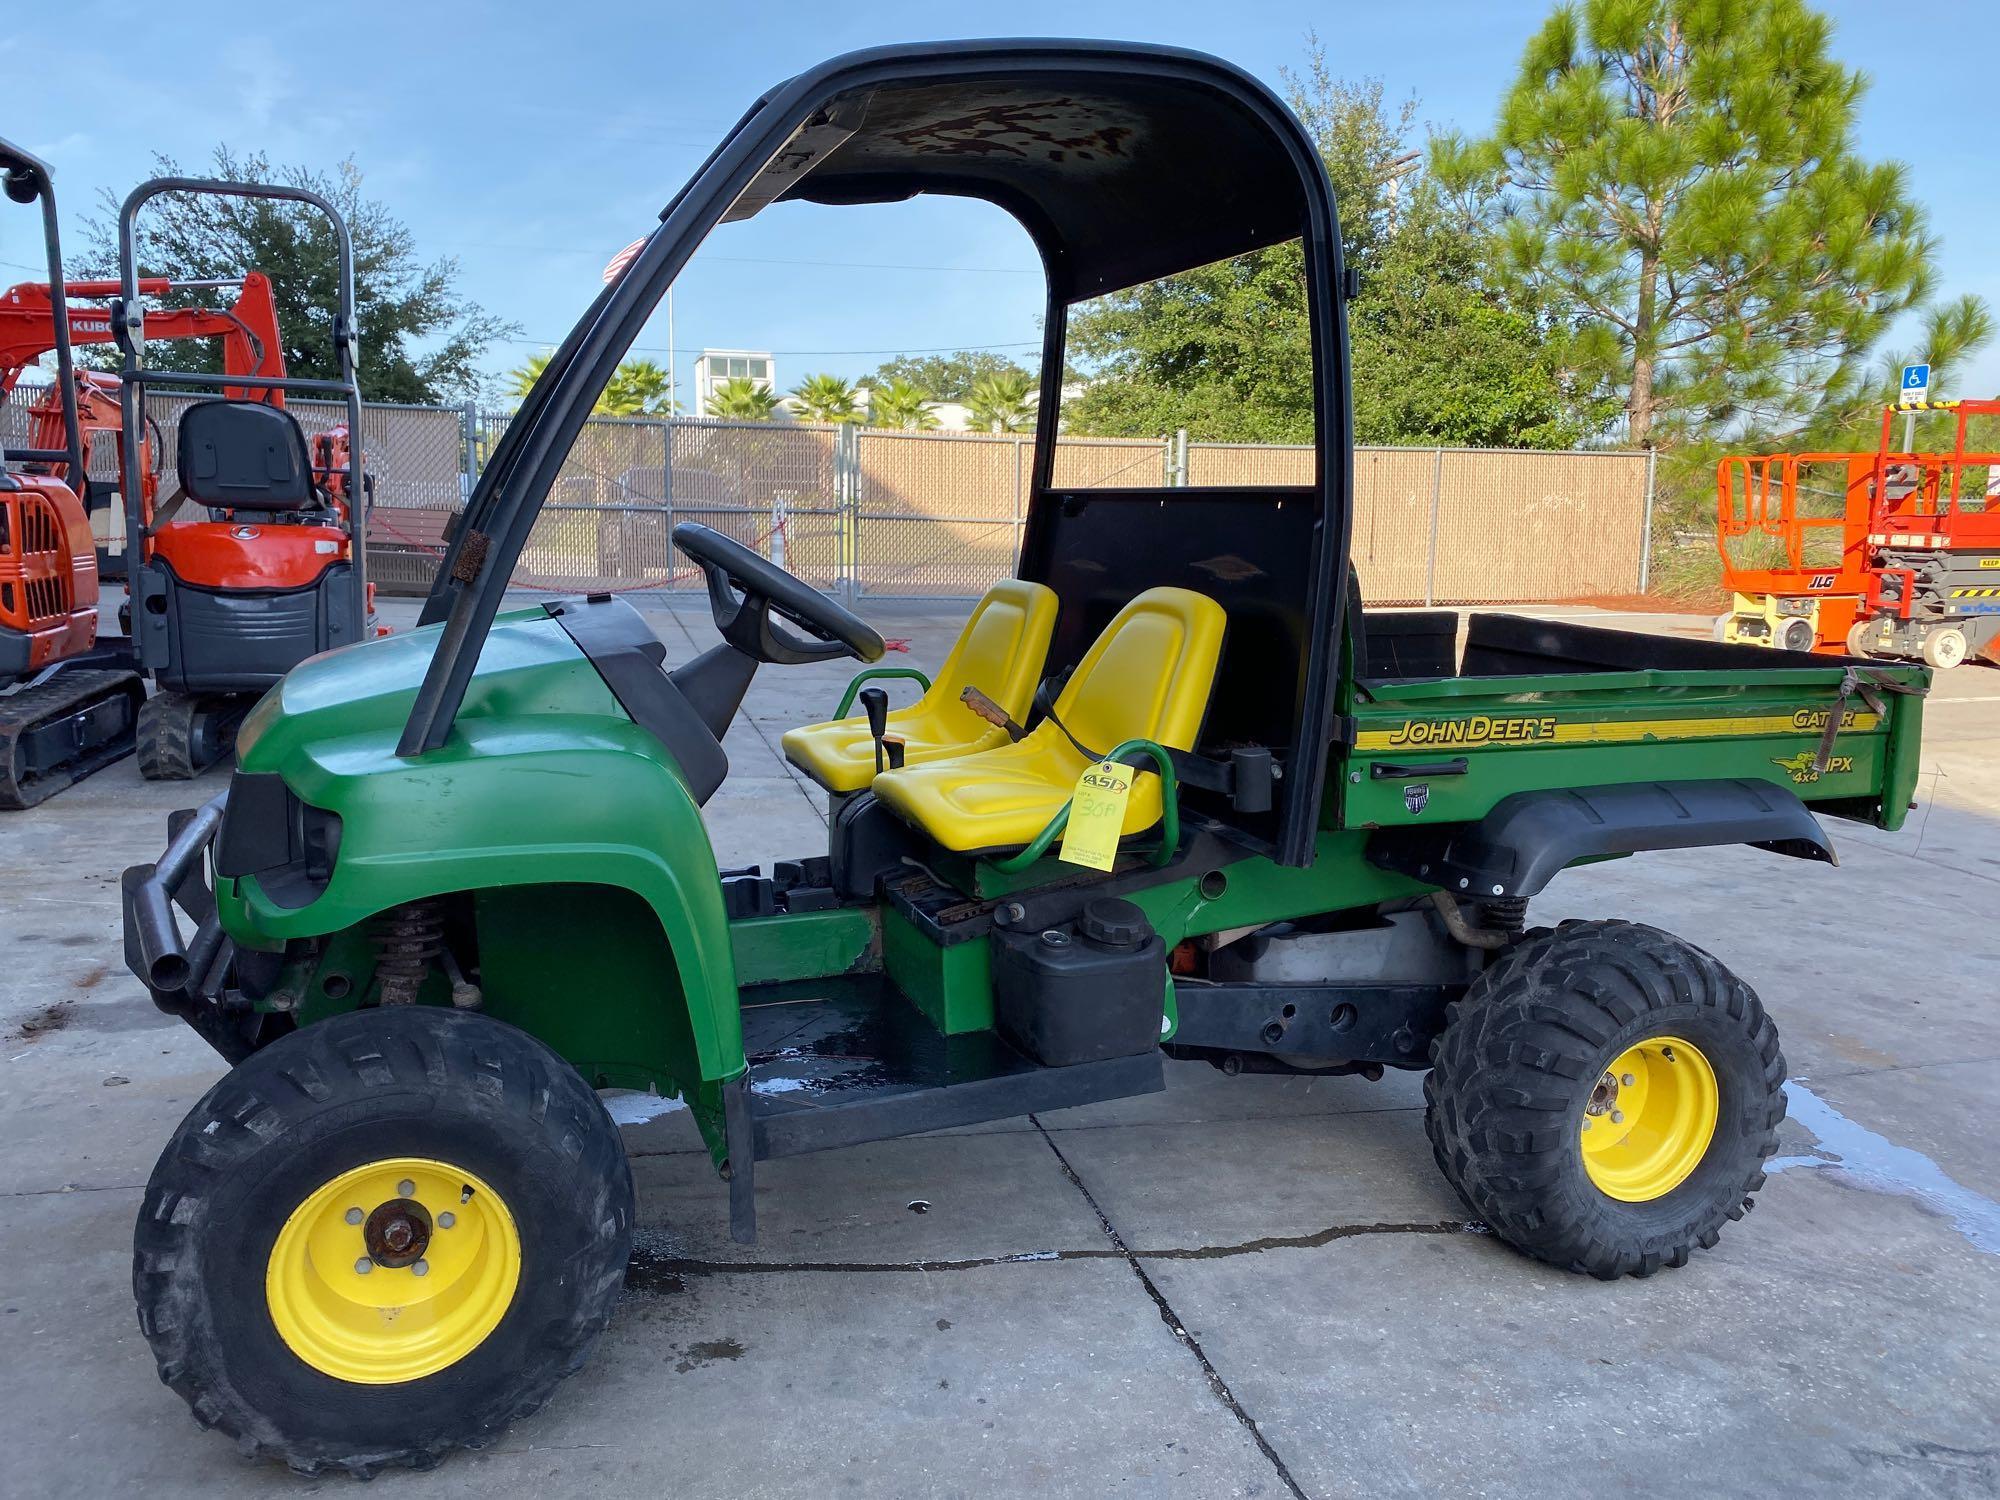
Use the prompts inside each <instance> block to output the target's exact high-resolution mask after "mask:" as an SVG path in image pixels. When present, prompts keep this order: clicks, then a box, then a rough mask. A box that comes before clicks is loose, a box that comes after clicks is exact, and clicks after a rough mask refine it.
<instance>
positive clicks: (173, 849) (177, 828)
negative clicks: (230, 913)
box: [118, 792, 280, 1063]
mask: <svg viewBox="0 0 2000 1500" xmlns="http://www.w3.org/2000/svg"><path fill="white" fill-rule="evenodd" d="M228 800H229V794H228V793H227V792H224V793H222V794H220V795H218V796H217V797H215V798H214V799H213V800H212V801H209V802H207V803H204V804H203V805H202V806H201V807H198V808H182V809H181V810H180V811H179V812H174V813H169V814H168V815H167V847H166V851H165V852H164V853H162V854H161V855H160V857H159V860H158V861H157V862H156V863H154V864H150V865H133V866H131V867H130V868H129V869H127V870H126V871H125V873H124V874H123V875H122V876H120V877H119V882H118V884H119V894H120V896H121V898H122V902H123V905H124V911H125V966H126V967H127V968H128V969H130V970H131V971H132V972H133V974H135V975H137V976H138V979H139V982H140V983H141V984H143V985H145V986H146V993H147V994H149V995H151V996H152V997H153V1004H155V1005H157V1006H158V1007H159V1008H160V1009H161V1010H163V1011H165V1012H166V1013H167V1014H168V1015H170V1016H179V1017H180V1018H181V1019H182V1020H183V1021H185V1022H187V1023H188V1025H189V1026H191V1027H193V1028H194V1030H195V1031H196V1032H197V1033H198V1034H199V1035H200V1036H201V1038H202V1040H204V1041H205V1042H207V1043H208V1044H209V1045H210V1046H211V1047H213V1048H215V1050H216V1051H217V1052H219V1053H221V1054H222V1055H223V1057H224V1058H226V1059H227V1060H228V1061H230V1062H232V1063H238V1062H241V1061H242V1060H243V1059H244V1058H246V1057H248V1056H249V1055H250V1054H251V1053H252V1052H255V1051H256V1050H257V1049H258V1047H260V1046H262V1045H263V1043H264V1042H266V1041H269V1040H270V1039H271V1038H270V1037H269V1036H268V1035H267V1034H266V1033H267V1032H268V1031H269V1030H270V1029H271V1023H272V1022H274V1021H277V1020H279V1019H280V1018H278V1017H273V1016H267V1015H264V1014H262V1013H261V1012H259V1011H257V1010H256V1009H254V1008H253V1007H252V1006H251V1004H250V1002H249V1001H248V1000H247V999H246V998H244V996H243V995H242V994H241V993H240V992H239V991H238V990H237V989H236V988H235V987H234V985H233V984H232V983H231V975H232V971H233V968H234V964H235V959H236V944H235V943H234V942H233V941H231V939H230V937H229V935H228V934H227V933H225V932H224V931H223V930H222V920H221V917H220V915H219V914H218V913H217V911H216V909H215V885H214V879H213V877H212V876H211V875H210V873H209V860H208V852H209V848H210V846H211V845H213V844H214V842H215V835H216V831H217V830H218V829H219V828H221V826H222V810H223V807H224V805H225V804H226V803H227V802H228ZM176 908H179V910H180V911H181V912H183V913H185V914H186V916H187V918H188V920H189V921H191V922H193V923H194V936H193V937H192V938H191V939H189V940H187V941H186V942H183V941H182V939H181V926H180V921H179V919H178V918H177V917H176V916H175V909H176Z"/></svg>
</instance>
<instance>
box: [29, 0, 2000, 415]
mask: <svg viewBox="0 0 2000 1500" xmlns="http://www.w3.org/2000/svg"><path fill="white" fill-rule="evenodd" d="M1823 8H1825V9H1827V10H1828V11H1829V12H1830V13H1831V14H1832V15H1833V17H1834V18H1835V21H1836V25H1837V31H1836V37H1835V48H1836V51H1837V53H1838V55H1839V56H1840V57H1841V58H1842V59H1843V60H1844V61H1846V62H1847V63H1849V64H1850V65H1853V66H1857V67H1860V68H1862V69H1864V70H1865V71H1866V72H1867V73H1868V75H1869V76H1870V78H1871V80H1872V87H1871V89H1870V91H1869V94H1868V97H1867V100H1866V102H1865V104H1864V106H1863V110H1862V116H1861V120H1860V127H1859V136H1860V144H1861V146H1862V148H1863V150H1864V151H1866V152H1867V153H1868V154H1870V155H1871V156H1878V157H1879V156H1894V157H1897V158H1899V159H1901V160H1903V161H1905V162H1907V163H1908V165H1909V168H1910V173H1911V178H1912V181H1913V183H1914V185H1915V189H1916V192H1917V194H1918V196H1919V197H1920V198H1921V199H1922V200H1923V201H1924V202H1925V203H1926V204H1927V205H1928V206H1929V209H1930V212H1931V215H1932V221H1933V225H1934V227H1935V229H1936V230H1937V231H1938V232H1939V233H1940V234H1941V235H1942V236H1943V238H1944V252H1943V255H1942V257H1941V260H1940V263H1939V269H1940V272H1941V284H1942V285H1941V290H1942V291H1944V292H1945V293H1958V292H1968V291H1970V292H1977V293H1979V294H1981V295H1982V296H1984V297H1985V298H1986V299H1987V300H1988V301H1989V302H1990V303H1992V304H1993V305H1994V306H1995V307H1996V308H2000V256H1996V254H1995V247H1996V244H2000V168H1996V163H1995V159H1994V156H1993V152H1992V147H1991V123H1990V120H1989V119H1988V118H1986V117H1985V115H1986V114H1987V112H1989V111H1990V107H1991V96H1992V87H1993V80H1992V68H1993V62H1994V59H1995V58H1996V57H2000V5H1995V4H1992V3H1991V0H1945V3H1934V4H1930V5H1926V6H1922V7H1917V6H1895V5H1886V4H1883V3H1881V0H1867V3H1862V0H1837V3H1831V4H1825V5H1824V7H1823ZM1546 11H1547V5H1546V4H1545V3H1544V0H1403V3H1401V4H1398V5H1393V6H1383V5H1379V4H1375V3H1361V0H1344V3H1321V4H1297V3H1288V0H1228V3H1222V4H1218V3H1215V0H1201V3H1193V0H1144V3H1137V4H1135V3H1131V0H1126V3H1121V4H1115V5H1114V4H1098V3H1091V0H1070V3H1066V4H1046V3H1041V0H1015V3H1013V4H1011V5H1009V6H1007V7H1004V8H1002V9H1000V10H995V11H990V12H984V13H982V12H980V11H979V10H978V8H974V7H962V8H961V7H950V6H929V7H909V6H903V7H883V6H866V7H842V6H829V5H825V4H801V3H793V0H764V3H761V4H755V5H728V4H712V3H703V4H691V3H687V0H668V3H664V4H660V3H656V4H653V5H629V6H623V7H583V6H580V7H578V8H576V9H575V10H570V9H568V8H566V7H562V6H550V5H548V4H546V3H537V4H525V3H518V0H508V3H489V4H475V3H464V0H458V3H451V4H440V3H428V4H427V3H424V0H403V3H402V4H395V5H390V4H379V3H375V0H362V3H356V4H353V5H350V6H349V7H347V8H346V9H345V10H343V9H342V8H341V7H339V6H336V5H330V4H320V5H313V6H283V7H261V8H260V7H250V8H248V9H246V8H244V7H242V6H240V5H232V6H228V7H221V6H208V5H202V4H195V3H190V0H183V3H181V4H179V5H176V6H170V7H161V6H159V5H157V4H148V5H144V6H139V5H128V4H104V3H94V0H71V3H69V4H65V5H35V6H32V7H29V6H26V5H23V6H20V7H17V8H16V14H15V15H14V16H13V17H12V18H11V19H10V23H9V29H8V31H7V33H6V34H5V35H4V36H0V70H4V72H5V75H6V76H7V79H8V85H7V91H6V107H5V110H4V112H0V131H4V133H6V134H8V135H9V136H12V137H13V138H15V139H17V140H19V141H20V142H21V143H22V144H24V145H26V146H28V147H29V148H30V149H32V150H35V151H37V152H39V153H41V154H43V155H45V156H46V157H47V159H48V160H49V161H50V162H51V163H52V165H54V166H55V168H56V169H57V173H58V178H57V183H58V192H59V196H60V198H61V201H62V202H63V207H64V218H65V220H66V222H67V225H68V226H70V228H69V232H70V236H71V243H72V244H73V245H75V244H80V243H81V236H80V234H77V233H76V231H75V227H74V226H75V225H76V224H77V222H78V221H79V220H80V219H81V218H82V217H83V215H84V213H85V212H86V211H87V210H91V209H94V208H95V206H96V199H97V197H98V193H99V190H100V189H102V188H109V189H111V190H113V191H114V192H116V193H118V194H121V195H122V194H123V193H124V192H125V191H127V190H128V189H129V188H130V187H131V186H132V185H133V184H134V183H136V182H137V181H138V180H139V179H140V178H142V177H143V176H145V175H146V174H147V172H148V169H149V160H150V158H149V152H150V151H152V150H155V149H157V150H162V151H166V152H168V153H170V154H172V155H174V156H176V157H178V158H179V159H180V161H181V162H182V164H183V165H184V166H189V167H192V166H196V165H198V164H200V163H201V162H202V160H203V159H204V158H205V157H206V155H207V153H208V151H209V150H210V148H211V147H213V146H214V144H215V143H216V142H217V141H223V140H226V141H228V142H229V143H230V144H231V145H232V146H234V147H236V148H238V149H239V150H249V149H261V150H263V151H265V152H266V153H267V154H268V155H269V156H270V157H271V158H272V159H273V160H274V161H281V162H308V163H313V164H316V165H328V166H330V165H331V164H333V163H334V162H336V161H337V160H339V159H340V158H341V157H342V156H345V155H349V154H351V155H352V156H353V157H354V158H355V160H356V161H357V163H358V164H359V165H360V167H361V168H362V170H363V172H364V173H365V174H366V178H367V188H368V191H369V192H370V193H371V194H372V195H373V196H376V197H378V198H380V199H382V200H383V201H385V202H386V203H387V204H388V205H389V206H390V208H391V209H392V211H394V212H395V213H396V214H397V215H398V216H399V217H401V218H402V219H403V220H404V221H405V222H407V223H408V225H409V226H410V228H411V230H412V231H413V233H414V235H415V237H416V241H417V244H418V246H419V248H420V250H421V251H422V252H424V253H425V254H426V255H450V256H453V257H455V258H456V259H457V260H458V261H459V263H460V266H461V269H462V284H463V287H464V290H465V291H466V292H467V293H468V294H469V295H471V296H472V297H473V298H474V299H476V300H477V301H479V302H480V303H482V304H484V305H485V306H486V307H487V308H489V309H490V310H492V311H494V312H496V313H498V314H500V315H501V316H503V317H505V318H507V319H509V320H511V321H513V322H516V323H518V324H520V325H521V330H522V338H521V341H520V342H519V343H516V344H512V345H507V346H500V347H496V349H495V350H494V351H493V354H492V356H491V358H490V360H489V364H490V365H491V366H492V367H493V368H495V369H499V368H502V367H504V366H506V365H508V364H511V363H513V362H515V361H516V360H517V359H520V358H524V357H526V356H527V355H528V354H531V353H533V352H534V351H535V349H536V348H538V347H541V346H543V345H544V344H546V343H551V342H553V341H555V340H557V339H560V338H561V336H562V335H563V333H564V332H565V331H566V330H567V328H568V327H569V325H570V323H571V321H572V320H573V319H574V318H575V316H576V314H577V313H578V312H579V311H580V310H581V309H582V308H583V306H584V305H585V304H586V303H588V301H589V300H590V297H591V296H592V294H593V293H594V291H595V289H596V287H597V284H598V273H599V271H600V269H601V268H602V266H603V265H604V262H605V261H606V260H607V259H608V258H609V257H610V256H611V255H612V254H613V253H614V252H616V251H617V250H618V249H619V248H620V247H621V246H623V245H624V244H626V243H627V242H628V241H630V240H631V239H632V238H634V237H635V236H637V235H639V234H642V233H644V232H645V231H646V230H647V229H648V228H649V227H650V225H651V224H652V222H653V220H654V218H655V216H656V215H657V213H658V211H659V209H660V207H661V206H662V205H663V204H664V203H665V202H666V200H667V199H668V197H670V196H671V195H672V193H673V191H674V189H675V188H676V187H677V186H678V185H679V184H680V183H681V181H682V180H683V179H684V178H685V177H686V176H687V175H688V173H689V172H690V171H691V170H692V169H693V168H694V167H695V166H696V165H697V164H698V163H699V162H700V161H701V159H702V158H703V157H704V156H705V155H706V154H707V152H708V151H709V149H710V148H711V147H712V146H713V145H714V143H715V141H716V140H717V139H718V138H719V137H720V136H721V135H722V133H723V132H725V131H726V130H727V129H728V127H729V126H730V124H731V123H733V122H734V121H735V120H736V119H737V117H738V116H739V115H740V114H741V112H742V110H743V109H744V108H745V106H747V105H748V104H749V103H750V102H751V101H752V100H753V99H754V98H755V97H756V96H757V94H758V93H759V92H760V91H761V90H763V89H764V88H766V87H768V86H769V85H770V84H772V83H775V82H777V81H778V80H780V79H781V78H783V77H785V76H787V75H789V74H791V73H793V72H796V71H797V70H798V69H800V68H802V67H805V66H807V65H809V64H811V63H813V62H815V61H817V60H819V59H821V58H823V57H826V56H828V55H831V54H833V53H836V52H842V51H846V50H848V49H850V48H854V47H862V46H870V45H874V44H877V43H882V42H889V41H920V40H925V39H928V38H942V37H955V36H970V35H978V34H981V33H982V32H983V31H986V30H988V29H991V28H993V27H996V26H997V27H1001V28H1004V30H1006V31H1007V32H1009V33H1012V34H1016V35H1096V36H1113V37H1129V38H1134V39H1139V40H1148V41H1162V42H1170V43H1175V44H1179V45H1184V46H1191V47H1196V48H1200V49H1203V50H1206V51H1211V52H1215V53H1219V54H1221V55H1223V56H1225V57H1228V58H1230V59H1232V60H1234V61H1236V62H1239V63H1241V64H1243V65H1244V66H1246V67H1248V68H1250V69H1251V70H1252V71H1254V72H1256V73H1258V74H1260V75H1262V76H1263V77H1265V78H1268V79H1272V80H1275V79H1276V77H1277V74H1278V70H1279V69H1280V68H1281V67H1283V66H1285V65H1288V64H1296V63H1298V62H1299V60H1300V59H1301V57H1302V55H1303V51H1304V46H1305V37H1306V34H1307V32H1308V31H1309V30H1317V31H1318V33H1319V35H1320V38H1321V40H1322V41H1323V42H1324V44H1325V46H1326V49H1327V54H1328V59H1329V62H1330V64H1331V65H1332V67H1333V69H1334V71H1335V72H1337V73H1340V74H1343V75H1345V76H1348V77H1352V78H1360V77H1371V76H1372V77H1379V78H1381V79H1382V80H1383V81H1384V84H1385V86H1386V88H1387V90H1388V93H1389V95H1390V97H1391V98H1392V99H1393V98H1402V97H1406V96H1409V95H1415V96H1416V97H1417V98H1418V99H1419V101H1420V103H1421V115H1420V118H1421V120H1422V121H1424V122H1426V123H1429V124H1435V125H1440V126H1443V125H1451V126H1457V127H1461V128H1464V129H1466V130H1469V131H1477V130H1482V129H1484V128H1485V127H1487V126H1488V125H1489V124H1490V123H1491V120H1492V116H1493V112H1494V110H1495V108H1496V105H1497V102H1498V99H1499V96H1500V94H1501V91H1502V90H1503V89H1504V88H1505V87H1506V85H1507V83H1508V82H1509V81H1510V80H1511V78H1512V76H1513V72H1514V68H1515V66H1516V63H1517V61H1518V58H1519V55H1520V51H1521V47H1522V44H1523V42H1524V40H1525V38H1526V37H1527V35H1528V33H1529V32H1530V31H1531V30H1532V28H1533V27H1534V26H1535V25H1536V24H1537V23H1538V22H1539V21H1540V20H1541V19H1542V17H1543V16H1544V15H1545V14H1546ZM961 14H964V15H965V16H966V17H967V20H966V21H965V22H964V23H961V22H960V21H959V19H958V18H959V16H960V15H961ZM1190 209H1191V211H1194V212H1199V205H1190ZM38 251H39V247H38V242H37V241H36V240H35V239H34V237H33V226H32V221H31V218H30V216H29V215H27V214H23V213H18V212H16V213H12V214H6V213H0V284H5V283H6V282H9V281H13V280H20V279H27V277H28V276H29V275H30V274H31V270H29V269H23V267H24V266H26V267H30V268H34V267H35V263H36V262H37V261H38ZM1039 308H1040V282H1039V277H1038V274H1037V272H1036V269H1035V263H1034V259H1033V257H1032V254H1031V252H1030V250H1029V247H1028V243H1027V241H1026V238H1025V237H1024V236H1023V235H1022V234H1021V233H1020V231H1019V230H1018V229H1016V228H1015V227H1014V226H1013V224H1012V222H1011V221H1010V220H1008V219H1006V218H1005V217H1004V216H1002V215H1001V214H1000V213H999V212H998V211H997V210H994V209H991V208H989V207H986V206H984V205H972V204H960V203H949V202H921V201H920V202H918V203H915V204H908V205H898V206H894V207H872V208H868V209H862V210H856V209H820V208H814V207H812V206H810V205H783V206H780V207H779V208H776V209H773V210H770V211H768V212H767V213H765V214H763V215H761V216H759V217H758V218H757V219H755V220H752V221H750V222H749V223H747V224H742V225H735V226H729V227H726V228H725V229H723V230H722V231H720V232H718V233H717V234H716V235H715V236H713V237H712V238H711V239H710V241H709V243H708V245H707V246H705V247H704V250H703V252H702V255H701V257H700V259H699V260H698V261H697V263H696V264H695V266H694V267H692V268H691V269H690V271H689V273H688V275H687V276H685V277H684V278H683V279H682V282H681V284H680V286H679V288H678V289H677V293H676V299H675V311H676V323H675V328H674V337H673V340H672V342H673V344H674V345H675V346H678V348H679V349H680V350H681V351H682V353H681V355H680V358H679V361H678V363H679V373H680V378H681V381H682V389H683V393H684V394H685V391H686V389H687V382H688V379H689V368H690V366H691V364H692V358H693V351H697V350H699V349H701V348H703V347H730V348H765V349H772V350H775V351H777V354H778V367H779V369H778V373H779V380H780V383H781V384H783V385H786V386H789V385H791V384H793V383H795V382H796V380H797V379H798V378H799V377H801V376H803V375H805V374H807V373H810V372H813V371H817V370H822V369H826V370H834V371H837V372H840V373H843V374H848V375H858V374H862V373H864V372H866V371H868V370H870V369H872V368H874V366H875V365H876V364H878V363H879V362H880V360H881V359H882V358H883V357H885V355H886V354H887V353H889V352H895V351H906V350H907V351H915V350H922V349H932V348H944V349H950V348H962V347H974V346H993V347H998V348H999V349H1000V350H1001V352H1003V353H1009V354H1017V355H1022V356H1024V357H1026V356H1031V355H1032V353H1033V348H1034V344H1035V342H1036V315H1037V313H1038V311H1039ZM668 343H669V340H668V334H667V328H666V322H665V318H664V317H663V316H662V317H658V318H656V319H655V321H654V324H653V325H652V326H651V327H649V328H648V330H647V331H646V333H645V334H644V335H643V336H642V337H641V339H640V344H641V346H642V348H643V349H644V350H645V351H646V352H649V353H652V354H653V355H654V357H656V358H658V359H660V360H661V362H662V363H665V362H666V353H665V350H666V348H667V346H668ZM1954 384H1955V385H1957V386H1958V387H1959V388H1958V390H1957V391H1956V392H1955V393H1957V394H1968V395H1977V394H1988V395H1990V394H1995V393H2000V347H1993V348H1989V349H1988V350H1987V351H1986V353H1985V354H1984V356H1983V357H1982V358H1981V359H1980V360H1979V361H1978V364H1977V366H1976V367H1975V368H1974V369H1972V370H1970V371H1968V372H1967V373H1966V375H1965V378H1964V380H1963V382H1954Z"/></svg>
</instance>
